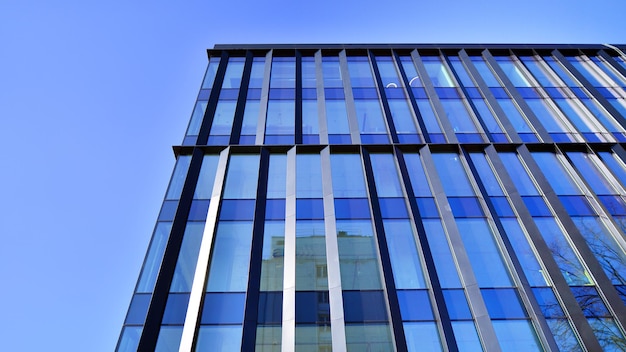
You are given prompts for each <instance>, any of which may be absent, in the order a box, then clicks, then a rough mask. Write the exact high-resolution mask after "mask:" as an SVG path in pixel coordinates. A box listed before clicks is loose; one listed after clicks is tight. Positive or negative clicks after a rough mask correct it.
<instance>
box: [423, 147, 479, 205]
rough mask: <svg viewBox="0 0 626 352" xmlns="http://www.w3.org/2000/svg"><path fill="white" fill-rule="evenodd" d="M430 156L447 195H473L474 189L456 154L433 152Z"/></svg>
mask: <svg viewBox="0 0 626 352" xmlns="http://www.w3.org/2000/svg"><path fill="white" fill-rule="evenodd" d="M432 158H433V161H434V163H435V167H436V169H437V173H438V174H439V178H440V179H441V184H442V185H443V188H444V190H445V192H446V194H447V195H448V196H449V197H450V196H470V197H473V196H475V194H474V189H473V188H472V185H471V184H470V182H469V179H468V178H467V174H466V173H465V170H464V168H463V164H462V163H461V159H460V158H459V156H458V155H457V154H453V153H433V154H432Z"/></svg>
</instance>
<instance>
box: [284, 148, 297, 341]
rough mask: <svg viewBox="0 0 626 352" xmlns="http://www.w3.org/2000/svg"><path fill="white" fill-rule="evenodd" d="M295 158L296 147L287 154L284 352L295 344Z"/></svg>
mask: <svg viewBox="0 0 626 352" xmlns="http://www.w3.org/2000/svg"><path fill="white" fill-rule="evenodd" d="M296 158H297V154H296V147H293V148H291V149H290V150H289V151H288V152H287V192H286V199H285V247H284V255H283V260H284V263H283V268H284V272H283V319H282V334H281V339H282V341H281V349H282V351H284V352H291V351H293V350H294V348H295V342H296V338H295V335H296V186H297V185H296V160H297V159H296Z"/></svg>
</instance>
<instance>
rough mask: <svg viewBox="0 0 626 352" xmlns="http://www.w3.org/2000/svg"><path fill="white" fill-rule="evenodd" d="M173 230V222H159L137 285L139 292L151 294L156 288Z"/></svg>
mask: <svg viewBox="0 0 626 352" xmlns="http://www.w3.org/2000/svg"><path fill="white" fill-rule="evenodd" d="M171 230H172V223H171V222H157V226H156V228H155V229H154V233H153V234H152V241H151V242H150V248H149V249H148V254H146V261H145V262H144V264H143V268H142V270H141V276H140V277H139V283H138V284H137V292H151V291H152V289H153V288H154V284H155V282H156V277H157V275H158V274H159V268H160V267H161V260H163V253H164V252H165V245H166V244H167V240H168V238H169V236H170V231H171Z"/></svg>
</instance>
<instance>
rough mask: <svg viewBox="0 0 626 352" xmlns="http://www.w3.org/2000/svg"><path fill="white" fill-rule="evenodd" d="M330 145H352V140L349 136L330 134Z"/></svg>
mask: <svg viewBox="0 0 626 352" xmlns="http://www.w3.org/2000/svg"><path fill="white" fill-rule="evenodd" d="M328 143H329V144H351V143H352V139H351V138H350V135H349V134H329V135H328Z"/></svg>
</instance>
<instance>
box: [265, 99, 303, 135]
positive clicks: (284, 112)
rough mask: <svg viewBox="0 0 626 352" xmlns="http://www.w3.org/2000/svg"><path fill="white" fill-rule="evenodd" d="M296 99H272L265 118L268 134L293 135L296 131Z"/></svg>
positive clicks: (266, 132) (268, 104)
mask: <svg viewBox="0 0 626 352" xmlns="http://www.w3.org/2000/svg"><path fill="white" fill-rule="evenodd" d="M295 109H296V105H295V101H294V100H270V101H268V103H267V118H266V120H265V134H266V135H293V133H294V131H295V118H294V116H295Z"/></svg>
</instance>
